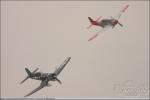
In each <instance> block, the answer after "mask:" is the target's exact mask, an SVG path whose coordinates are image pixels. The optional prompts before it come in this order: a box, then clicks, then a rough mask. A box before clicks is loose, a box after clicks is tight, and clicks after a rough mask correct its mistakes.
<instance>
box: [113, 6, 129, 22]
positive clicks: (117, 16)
mask: <svg viewBox="0 0 150 100" xmlns="http://www.w3.org/2000/svg"><path fill="white" fill-rule="evenodd" d="M128 7H129V5H126V6H125V7H124V8H123V9H122V10H120V12H119V13H118V14H117V15H116V16H115V19H117V20H118V19H119V18H120V17H121V15H122V14H123V13H124V12H125V11H126V10H127V8H128Z"/></svg>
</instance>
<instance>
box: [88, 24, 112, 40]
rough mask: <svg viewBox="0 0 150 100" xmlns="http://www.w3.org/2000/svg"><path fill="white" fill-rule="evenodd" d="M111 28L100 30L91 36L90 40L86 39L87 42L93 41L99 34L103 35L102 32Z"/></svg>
mask: <svg viewBox="0 0 150 100" xmlns="http://www.w3.org/2000/svg"><path fill="white" fill-rule="evenodd" d="M111 27H112V26H106V27H104V28H101V29H100V30H99V31H98V32H97V33H96V34H95V35H93V36H92V37H91V38H89V39H88V41H92V40H93V39H95V38H96V37H97V36H99V34H100V33H103V32H104V31H106V30H108V29H109V28H111Z"/></svg>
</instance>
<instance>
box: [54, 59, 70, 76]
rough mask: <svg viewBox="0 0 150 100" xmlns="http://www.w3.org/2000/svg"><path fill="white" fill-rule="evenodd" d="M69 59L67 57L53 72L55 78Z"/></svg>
mask: <svg viewBox="0 0 150 100" xmlns="http://www.w3.org/2000/svg"><path fill="white" fill-rule="evenodd" d="M70 59H71V57H68V58H67V59H66V60H65V61H64V62H63V63H62V64H61V65H60V67H59V68H57V69H56V70H55V72H54V74H55V75H56V76H57V75H59V73H60V72H61V71H62V70H63V68H64V67H65V66H66V65H67V63H68V62H69V61H70Z"/></svg>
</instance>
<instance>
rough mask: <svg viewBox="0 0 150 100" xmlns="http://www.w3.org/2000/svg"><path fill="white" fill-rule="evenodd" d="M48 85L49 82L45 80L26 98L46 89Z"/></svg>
mask: <svg viewBox="0 0 150 100" xmlns="http://www.w3.org/2000/svg"><path fill="white" fill-rule="evenodd" d="M47 84H48V80H44V81H42V82H41V84H40V86H39V87H37V88H36V89H34V90H33V91H32V92H30V93H29V94H27V95H25V97H27V96H30V95H32V94H33V93H35V92H37V91H39V90H40V89H42V88H44V87H45V86H47Z"/></svg>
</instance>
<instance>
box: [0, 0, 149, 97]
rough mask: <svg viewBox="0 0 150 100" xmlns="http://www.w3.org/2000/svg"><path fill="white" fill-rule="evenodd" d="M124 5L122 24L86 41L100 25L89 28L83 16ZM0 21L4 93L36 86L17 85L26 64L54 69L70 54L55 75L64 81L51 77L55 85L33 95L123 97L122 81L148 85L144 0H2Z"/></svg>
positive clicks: (17, 93)
mask: <svg viewBox="0 0 150 100" xmlns="http://www.w3.org/2000/svg"><path fill="white" fill-rule="evenodd" d="M126 4H129V5H130V7H129V9H128V10H127V11H126V12H125V13H124V14H123V15H122V16H121V18H120V20H119V21H120V22H121V23H122V24H123V25H124V27H123V28H122V27H120V26H119V25H117V26H116V27H115V28H114V29H110V30H107V31H105V32H104V33H103V34H102V35H101V36H99V37H97V38H96V39H95V40H94V41H92V42H88V41H87V40H88V39H89V37H91V36H92V35H93V34H94V33H96V32H97V31H98V30H99V29H100V28H99V27H92V28H91V29H90V30H87V29H86V27H87V26H88V25H89V24H90V23H89V21H88V18H87V17H89V16H90V17H92V18H94V19H96V18H97V17H99V16H102V18H109V17H110V16H115V15H116V14H117V13H118V12H119V11H120V9H122V8H123V7H124V6H125V5H126ZM1 21H2V22H1V29H2V30H1V42H2V43H1V54H2V55H1V70H2V72H1V75H2V76H1V79H2V84H1V85H2V97H22V96H24V95H26V94H27V93H29V92H30V91H32V90H33V89H35V88H36V87H37V86H39V85H40V81H36V80H31V79H29V80H27V81H26V82H25V83H24V84H22V85H20V84H19V82H20V81H22V80H23V79H24V78H25V77H26V75H27V74H26V72H25V70H24V68H25V67H28V68H29V69H30V70H34V69H35V68H37V67H38V68H40V71H42V72H53V71H54V70H55V68H56V67H57V66H59V65H60V64H61V63H62V62H63V61H64V60H65V59H66V57H68V56H71V57H72V59H71V61H70V62H69V63H68V65H67V66H66V67H65V69H64V70H63V71H62V72H61V74H60V75H59V76H58V77H59V79H60V80H61V81H62V84H61V85H60V84H58V83H57V82H49V83H50V84H52V85H53V86H51V87H45V88H43V89H42V90H40V91H38V92H36V93H35V94H33V95H32V96H31V97H41V96H42V97H43V96H44V97H59V98H61V97H77V98H84V97H90V98H93V97H94V98H104V97H108V98H110V97H126V96H125V95H124V94H123V93H118V92H119V89H120V88H123V87H122V85H123V84H128V83H126V82H129V84H131V85H133V86H136V88H138V87H144V88H146V89H147V88H148V82H149V76H148V73H149V3H148V1H122V2H121V1H112V2H111V1H107V2H104V1H71V2H69V1H21V2H19V1H2V2H1ZM116 84H117V86H118V87H119V86H120V85H121V86H120V87H119V89H118V90H114V87H115V86H116ZM127 87H128V86H127ZM129 97H148V93H147V92H146V93H145V94H143V95H142V96H139V95H137V96H129Z"/></svg>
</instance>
